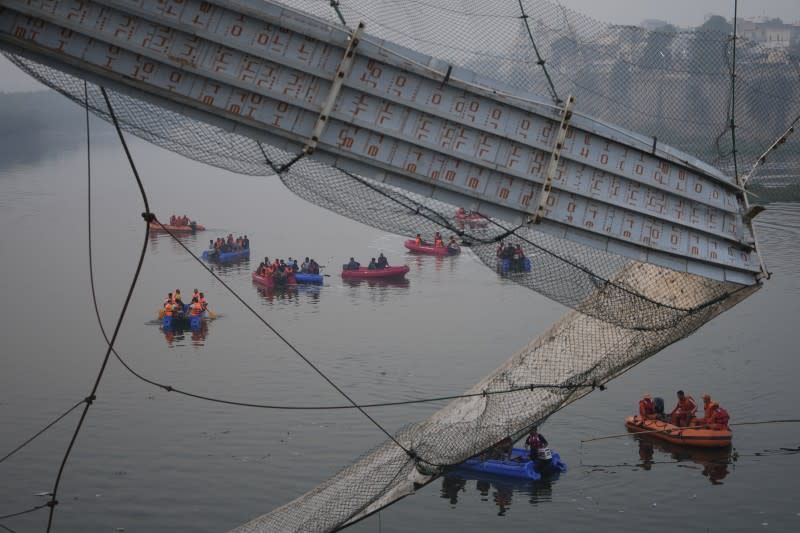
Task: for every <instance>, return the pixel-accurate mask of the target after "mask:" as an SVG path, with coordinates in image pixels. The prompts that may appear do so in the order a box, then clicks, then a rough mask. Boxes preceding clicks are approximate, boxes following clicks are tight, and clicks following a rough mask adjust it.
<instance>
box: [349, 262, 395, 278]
mask: <svg viewBox="0 0 800 533" xmlns="http://www.w3.org/2000/svg"><path fill="white" fill-rule="evenodd" d="M408 271H409V268H408V265H400V266H393V267H386V268H373V269H369V268H367V267H360V268H359V269H358V270H342V277H343V278H344V279H397V278H402V277H403V276H405V275H406V272H408Z"/></svg>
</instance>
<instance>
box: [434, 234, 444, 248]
mask: <svg viewBox="0 0 800 533" xmlns="http://www.w3.org/2000/svg"><path fill="white" fill-rule="evenodd" d="M433 247H434V248H444V240H442V236H441V235H439V232H438V231H437V232H436V235H435V236H434V237H433Z"/></svg>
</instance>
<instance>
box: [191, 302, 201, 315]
mask: <svg viewBox="0 0 800 533" xmlns="http://www.w3.org/2000/svg"><path fill="white" fill-rule="evenodd" d="M191 308H192V316H199V315H200V313H202V312H203V306H202V304H200V302H194V303H193V304H192V305H191Z"/></svg>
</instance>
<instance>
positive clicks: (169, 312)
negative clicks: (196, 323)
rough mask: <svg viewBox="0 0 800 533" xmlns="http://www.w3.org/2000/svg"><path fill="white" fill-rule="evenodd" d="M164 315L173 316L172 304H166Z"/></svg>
mask: <svg viewBox="0 0 800 533" xmlns="http://www.w3.org/2000/svg"><path fill="white" fill-rule="evenodd" d="M164 314H165V315H166V316H172V302H167V303H165V304H164Z"/></svg>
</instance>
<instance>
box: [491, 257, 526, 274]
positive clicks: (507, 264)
mask: <svg viewBox="0 0 800 533" xmlns="http://www.w3.org/2000/svg"><path fill="white" fill-rule="evenodd" d="M497 270H499V271H500V272H502V273H503V274H505V273H508V272H530V271H531V260H530V259H528V258H527V257H524V258H523V259H522V269H519V268H517V269H512V268H511V259H498V260H497Z"/></svg>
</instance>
